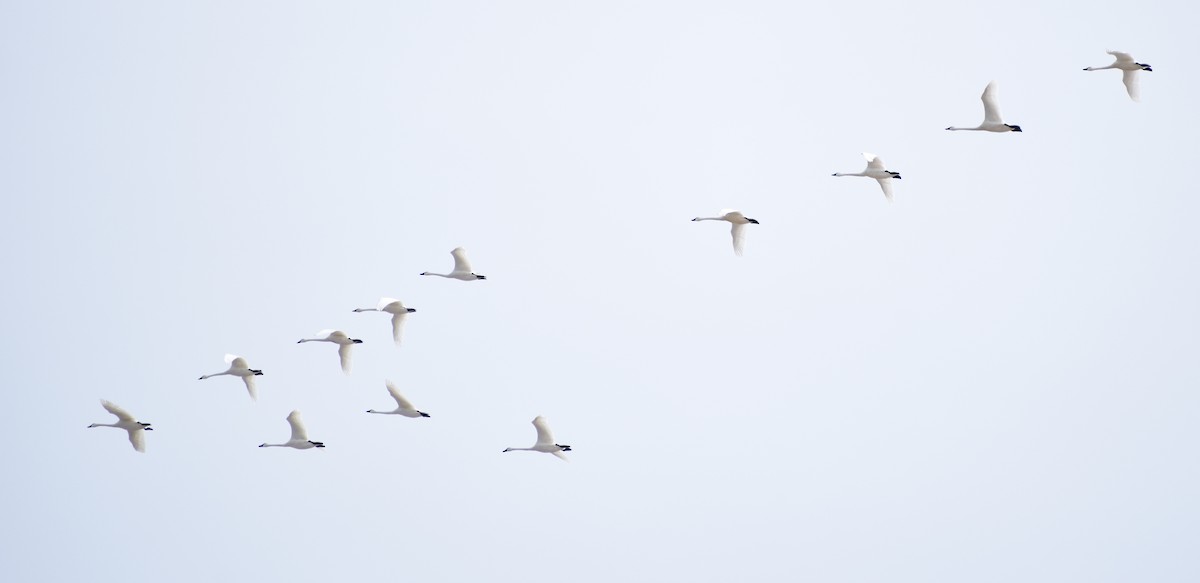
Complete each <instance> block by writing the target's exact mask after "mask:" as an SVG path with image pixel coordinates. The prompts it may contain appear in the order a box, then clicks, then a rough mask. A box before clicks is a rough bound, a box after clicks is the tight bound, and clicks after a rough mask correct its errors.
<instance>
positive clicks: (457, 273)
mask: <svg viewBox="0 0 1200 583" xmlns="http://www.w3.org/2000/svg"><path fill="white" fill-rule="evenodd" d="M450 254H451V255H453V256H454V271H451V272H450V273H433V272H430V271H422V272H421V275H436V276H438V277H448V278H450V279H461V280H463V281H475V280H477V279H487V277H486V276H483V275H479V274H476V273H472V272H471V262H469V261H467V251H466V250H465V249H463V248H462V247H456V248H455V249H454V250H453V251H451V252H450Z"/></svg>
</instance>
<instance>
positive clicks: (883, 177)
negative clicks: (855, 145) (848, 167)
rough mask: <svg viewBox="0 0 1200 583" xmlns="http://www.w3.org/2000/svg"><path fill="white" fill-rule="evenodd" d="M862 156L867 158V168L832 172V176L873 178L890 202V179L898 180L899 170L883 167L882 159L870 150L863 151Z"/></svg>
mask: <svg viewBox="0 0 1200 583" xmlns="http://www.w3.org/2000/svg"><path fill="white" fill-rule="evenodd" d="M863 158H866V159H867V169H866V170H863V171H862V172H856V173H850V172H834V173H833V175H834V176H865V177H867V178H874V179H875V180H876V181H878V182H879V186H880V188H882V189H883V196H885V197H887V200H888V202H892V179H893V178H895V179H897V180H900V173H899V172H892V171H891V170H886V169H884V166H883V159H882V158H880V157H879V156H876V155H875V154H872V153H870V152H863Z"/></svg>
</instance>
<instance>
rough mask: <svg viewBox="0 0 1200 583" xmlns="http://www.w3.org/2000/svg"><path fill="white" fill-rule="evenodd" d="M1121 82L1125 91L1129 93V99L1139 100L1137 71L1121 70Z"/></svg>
mask: <svg viewBox="0 0 1200 583" xmlns="http://www.w3.org/2000/svg"><path fill="white" fill-rule="evenodd" d="M1121 82H1122V83H1124V84H1125V92H1126V93H1128V94H1129V98H1130V99H1132V100H1134V101H1141V94H1140V92H1139V91H1138V72H1137V71H1121Z"/></svg>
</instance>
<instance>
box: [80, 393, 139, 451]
mask: <svg viewBox="0 0 1200 583" xmlns="http://www.w3.org/2000/svg"><path fill="white" fill-rule="evenodd" d="M100 404H101V405H103V406H104V408H105V409H107V410H108V412H109V413H112V414H113V415H116V416H117V422H116V423H93V424H91V425H88V429H91V428H93V427H116V428H117V429H124V430H125V431H127V432H128V433H129V443H132V444H133V449H135V450H137V451H140V452H142V453H146V434H145V432H146V431H154V428H153V427H150V424H149V423H142V422H141V421H138V420H137V419H135V418H134V416H133V415H130V414H129V411H126V410H124V409H122V408H120V407H118V406H116V405H114V404H112V403H109V402H108V401H104V400H101V401H100Z"/></svg>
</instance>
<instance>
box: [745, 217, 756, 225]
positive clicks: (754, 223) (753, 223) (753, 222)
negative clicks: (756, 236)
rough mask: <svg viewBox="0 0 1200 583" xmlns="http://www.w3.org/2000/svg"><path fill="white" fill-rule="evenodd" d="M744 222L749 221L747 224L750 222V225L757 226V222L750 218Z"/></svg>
mask: <svg viewBox="0 0 1200 583" xmlns="http://www.w3.org/2000/svg"><path fill="white" fill-rule="evenodd" d="M746 220H747V221H749V222H750V224H752V225H757V224H758V221H756V220H754V219H752V218H750V217H746Z"/></svg>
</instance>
